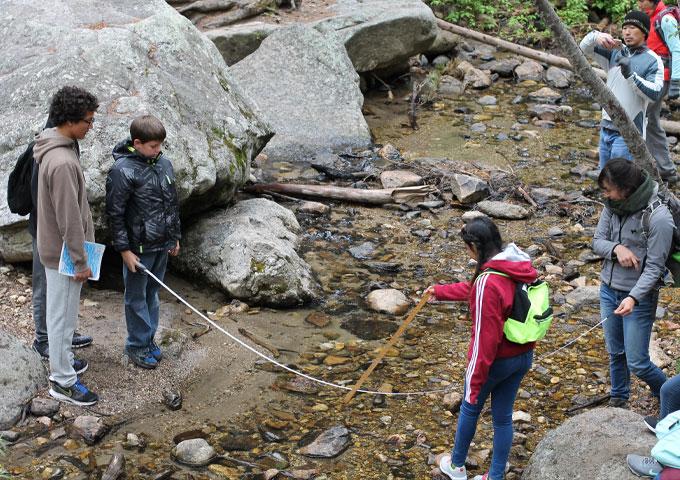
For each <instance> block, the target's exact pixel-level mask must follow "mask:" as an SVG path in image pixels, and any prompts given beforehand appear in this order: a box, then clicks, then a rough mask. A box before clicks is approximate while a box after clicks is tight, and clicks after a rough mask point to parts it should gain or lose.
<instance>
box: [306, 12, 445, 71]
mask: <svg viewBox="0 0 680 480" xmlns="http://www.w3.org/2000/svg"><path fill="white" fill-rule="evenodd" d="M329 13H331V14H332V15H333V16H331V17H329V18H326V19H323V20H320V21H319V22H318V23H317V24H316V28H318V29H319V30H321V31H336V32H337V33H338V35H340V37H341V38H342V42H343V43H344V44H345V48H346V49H347V53H348V54H349V58H350V59H351V60H352V63H353V64H354V68H355V69H356V71H357V72H369V71H372V70H383V69H388V68H391V67H394V66H396V65H399V64H401V63H403V62H405V61H406V60H408V58H409V57H411V56H413V55H415V54H417V53H422V52H425V51H427V50H428V49H429V47H430V46H431V45H432V44H433V43H434V41H435V39H436V38H437V32H438V27H437V21H436V18H435V16H434V14H433V13H432V10H430V8H429V7H428V6H427V5H426V4H425V3H424V2H422V1H421V0H337V1H336V2H335V5H332V6H331V7H330V8H329Z"/></svg>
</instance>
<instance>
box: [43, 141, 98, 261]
mask: <svg viewBox="0 0 680 480" xmlns="http://www.w3.org/2000/svg"><path fill="white" fill-rule="evenodd" d="M75 145H76V144H75V141H74V140H72V139H70V138H68V137H65V136H63V135H62V134H60V133H59V131H58V130H57V129H56V128H48V129H46V130H43V131H42V133H41V134H40V135H39V136H38V139H37V140H36V142H35V146H34V147H33V157H34V158H35V161H36V162H37V163H38V164H39V165H40V171H39V173H38V205H37V213H38V252H39V254H40V261H41V262H42V264H43V265H45V266H46V267H48V268H52V269H57V268H58V267H59V257H60V256H61V246H62V244H63V243H66V246H67V247H68V249H69V253H70V254H71V258H72V259H73V263H74V265H75V267H76V271H78V272H81V271H83V270H85V269H86V268H87V254H86V253H85V249H84V247H83V245H84V242H85V241H86V240H87V241H89V242H93V241H94V226H93V223H92V213H90V204H89V203H88V202H87V190H86V189H85V178H84V177H83V170H82V168H81V167H80V162H79V161H78V155H77V154H76V150H75Z"/></svg>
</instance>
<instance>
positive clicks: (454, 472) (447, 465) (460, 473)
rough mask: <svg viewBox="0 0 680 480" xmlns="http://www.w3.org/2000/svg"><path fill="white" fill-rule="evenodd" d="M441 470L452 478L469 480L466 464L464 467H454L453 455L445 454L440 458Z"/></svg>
mask: <svg viewBox="0 0 680 480" xmlns="http://www.w3.org/2000/svg"><path fill="white" fill-rule="evenodd" d="M437 466H438V467H439V470H440V471H441V472H442V473H443V474H444V475H446V476H447V477H449V478H450V479H451V480H467V471H466V470H465V465H463V466H462V467H454V466H453V465H451V455H444V456H443V457H442V458H441V459H439V465H437Z"/></svg>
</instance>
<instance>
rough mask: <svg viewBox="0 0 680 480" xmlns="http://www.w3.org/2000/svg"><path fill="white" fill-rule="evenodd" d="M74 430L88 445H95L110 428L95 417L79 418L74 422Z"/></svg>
mask: <svg viewBox="0 0 680 480" xmlns="http://www.w3.org/2000/svg"><path fill="white" fill-rule="evenodd" d="M73 428H74V430H75V432H76V433H77V434H78V435H79V436H80V437H82V439H83V440H85V443H87V444H88V445H94V444H95V443H97V442H98V441H99V440H101V439H102V437H104V435H106V434H107V433H108V431H109V426H108V425H106V424H105V423H104V420H102V419H101V418H100V417H95V416H94V415H81V416H79V417H77V418H76V419H75V420H74V422H73Z"/></svg>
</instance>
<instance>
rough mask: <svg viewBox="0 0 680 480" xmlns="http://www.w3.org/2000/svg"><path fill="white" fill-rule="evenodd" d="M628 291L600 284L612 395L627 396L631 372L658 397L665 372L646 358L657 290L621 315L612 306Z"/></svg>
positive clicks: (601, 313) (657, 295)
mask: <svg viewBox="0 0 680 480" xmlns="http://www.w3.org/2000/svg"><path fill="white" fill-rule="evenodd" d="M627 296H628V292H624V291H621V290H614V289H613V288H610V287H608V286H607V285H606V284H604V283H603V284H602V285H601V286H600V315H601V317H600V318H602V319H605V318H606V319H607V321H606V322H604V340H605V344H606V346H607V352H608V353H609V373H610V376H611V382H612V389H611V393H610V394H611V396H612V398H623V399H626V400H627V399H628V398H629V397H630V373H631V372H633V373H634V374H635V375H636V376H637V377H638V378H640V379H641V380H642V381H644V382H646V383H647V385H649V388H650V389H651V390H652V395H654V396H655V397H659V395H660V392H661V385H663V383H664V382H665V381H666V375H664V373H663V372H662V371H661V369H660V368H659V367H657V366H656V365H654V364H653V363H652V361H651V360H650V359H649V339H650V336H651V334H652V324H653V323H654V318H655V316H656V304H657V302H658V300H659V292H658V291H654V292H652V293H650V294H649V295H647V296H646V297H644V298H641V299H639V301H640V303H639V304H638V305H636V306H635V308H633V311H632V312H631V313H629V314H628V315H626V316H625V317H622V316H620V315H614V310H616V308H617V307H618V306H619V304H620V303H621V301H622V300H623V299H624V298H626V297H627Z"/></svg>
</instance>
